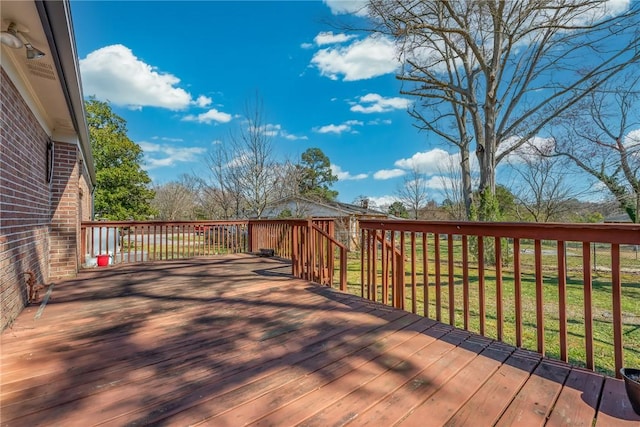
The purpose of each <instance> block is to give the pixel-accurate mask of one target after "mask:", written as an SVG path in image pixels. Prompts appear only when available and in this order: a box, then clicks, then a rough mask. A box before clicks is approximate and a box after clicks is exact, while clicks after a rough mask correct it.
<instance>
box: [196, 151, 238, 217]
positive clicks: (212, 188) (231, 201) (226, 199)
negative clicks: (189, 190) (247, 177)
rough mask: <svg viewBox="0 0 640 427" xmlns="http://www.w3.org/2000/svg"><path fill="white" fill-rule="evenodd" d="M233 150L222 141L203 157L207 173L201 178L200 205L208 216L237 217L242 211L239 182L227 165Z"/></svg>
mask: <svg viewBox="0 0 640 427" xmlns="http://www.w3.org/2000/svg"><path fill="white" fill-rule="evenodd" d="M233 155H234V154H233V152H232V151H231V149H230V148H229V147H227V146H226V145H225V143H224V142H221V143H220V144H217V145H216V146H215V147H214V148H213V150H211V151H210V152H209V153H208V154H207V157H206V158H205V163H206V166H207V169H208V171H209V174H208V176H207V177H206V178H204V179H203V180H202V187H201V196H202V205H203V208H204V210H205V212H207V213H208V214H207V216H208V217H210V218H222V219H230V218H239V217H240V216H241V212H242V205H243V200H242V194H241V190H240V182H239V180H238V179H237V176H236V175H235V174H234V173H233V172H232V170H231V168H230V167H229V165H230V164H231V162H232V159H233Z"/></svg>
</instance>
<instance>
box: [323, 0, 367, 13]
mask: <svg viewBox="0 0 640 427" xmlns="http://www.w3.org/2000/svg"><path fill="white" fill-rule="evenodd" d="M324 2H325V4H326V5H327V6H329V9H331V13H332V14H334V15H343V14H353V15H357V16H367V0H324Z"/></svg>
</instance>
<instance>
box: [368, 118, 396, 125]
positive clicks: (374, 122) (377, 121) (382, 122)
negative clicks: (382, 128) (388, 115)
mask: <svg viewBox="0 0 640 427" xmlns="http://www.w3.org/2000/svg"><path fill="white" fill-rule="evenodd" d="M391 123H393V122H392V121H391V120H389V119H385V120H380V119H374V120H369V121H368V122H367V124H368V125H372V126H376V125H390V124H391Z"/></svg>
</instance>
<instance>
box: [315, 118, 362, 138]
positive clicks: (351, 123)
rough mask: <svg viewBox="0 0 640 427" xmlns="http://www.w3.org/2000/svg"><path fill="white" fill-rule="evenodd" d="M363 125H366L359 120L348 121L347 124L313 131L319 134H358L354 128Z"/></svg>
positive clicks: (318, 128)
mask: <svg viewBox="0 0 640 427" xmlns="http://www.w3.org/2000/svg"><path fill="white" fill-rule="evenodd" d="M362 125H364V123H363V122H361V121H359V120H347V121H346V122H344V123H342V124H339V125H334V124H330V125H325V126H320V127H316V128H313V131H314V132H317V133H335V134H337V135H340V134H341V133H343V132H351V133H357V132H358V131H356V130H354V129H353V126H362Z"/></svg>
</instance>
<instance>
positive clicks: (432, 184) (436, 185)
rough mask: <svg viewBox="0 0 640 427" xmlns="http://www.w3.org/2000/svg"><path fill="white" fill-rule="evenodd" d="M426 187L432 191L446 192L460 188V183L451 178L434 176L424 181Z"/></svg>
mask: <svg viewBox="0 0 640 427" xmlns="http://www.w3.org/2000/svg"><path fill="white" fill-rule="evenodd" d="M424 185H425V186H426V187H427V188H428V189H430V190H436V191H444V190H446V189H450V188H458V187H459V186H460V183H458V182H456V179H455V178H452V177H450V176H440V175H436V176H432V177H429V178H428V179H426V180H425V181H424Z"/></svg>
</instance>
